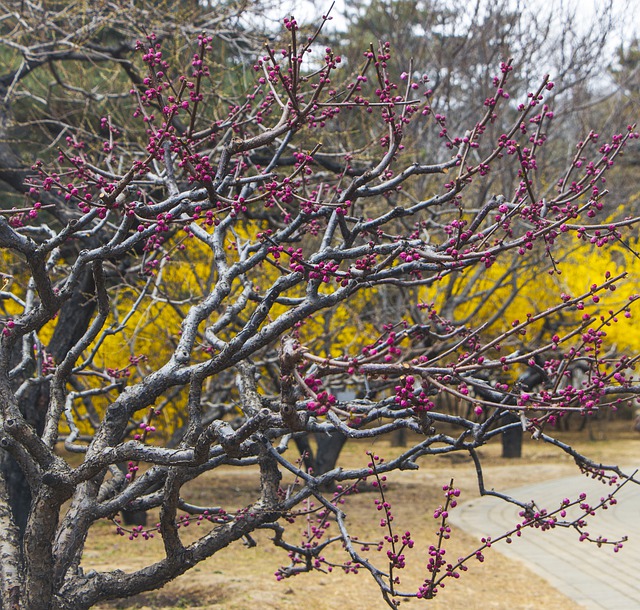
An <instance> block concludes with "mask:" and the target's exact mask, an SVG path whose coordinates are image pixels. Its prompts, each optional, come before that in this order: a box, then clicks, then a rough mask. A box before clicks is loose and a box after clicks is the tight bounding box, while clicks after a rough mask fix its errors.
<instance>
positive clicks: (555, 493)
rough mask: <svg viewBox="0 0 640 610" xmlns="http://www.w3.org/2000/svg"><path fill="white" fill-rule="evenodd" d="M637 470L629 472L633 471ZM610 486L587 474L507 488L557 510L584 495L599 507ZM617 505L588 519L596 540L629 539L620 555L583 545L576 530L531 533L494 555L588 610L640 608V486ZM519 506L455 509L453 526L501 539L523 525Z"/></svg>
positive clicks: (488, 500) (484, 501) (493, 502)
mask: <svg viewBox="0 0 640 610" xmlns="http://www.w3.org/2000/svg"><path fill="white" fill-rule="evenodd" d="M633 470H634V469H633V468H631V469H626V470H625V472H633ZM609 490H610V488H609V487H608V486H604V485H602V484H601V483H598V482H596V481H593V480H591V479H587V478H586V477H584V476H573V477H568V478H562V479H556V480H552V481H547V482H545V483H540V484H536V485H528V486H525V487H520V488H518V489H512V490H508V491H507V492H506V493H508V495H510V496H512V497H514V498H517V499H519V500H523V501H529V500H532V499H534V500H535V501H536V503H537V506H539V507H548V508H549V509H551V508H553V507H557V506H558V505H559V503H560V501H561V500H562V498H565V497H568V498H570V499H575V498H577V497H578V495H579V494H580V493H581V492H582V491H584V492H585V493H587V501H588V502H589V503H590V504H592V505H593V504H596V503H597V501H598V500H599V499H600V498H601V497H602V496H604V495H606V494H608V493H609ZM616 497H617V499H618V504H617V505H616V506H613V507H611V508H609V509H608V510H606V511H600V512H599V513H598V514H597V515H596V517H591V518H590V520H589V521H588V527H587V528H586V531H588V532H589V533H590V534H591V536H592V537H597V536H599V535H601V536H603V537H606V538H608V539H609V540H614V539H617V538H619V537H622V536H624V535H627V536H628V537H629V540H628V541H627V542H626V543H625V544H624V547H623V548H622V549H621V550H620V551H619V552H618V553H614V552H613V547H611V546H605V547H603V548H597V546H596V545H595V544H590V543H588V542H579V540H578V534H577V533H576V532H575V530H573V529H564V528H556V529H554V530H553V531H548V532H541V531H539V530H526V531H525V532H524V533H523V534H522V537H520V538H516V537H514V538H513V542H512V543H511V544H506V543H505V542H504V541H502V542H500V543H497V544H496V545H495V546H494V547H492V548H491V549H490V550H488V551H487V553H489V552H496V551H498V552H501V553H503V554H504V555H506V556H507V557H510V558H512V559H514V560H515V561H521V562H524V564H525V565H526V567H527V568H529V569H530V570H532V571H533V572H535V573H536V574H538V575H539V576H541V577H542V578H544V579H546V580H547V581H548V582H549V583H550V584H551V585H553V586H554V587H555V588H556V589H558V590H560V591H562V593H564V594H565V595H566V596H567V597H569V598H571V599H572V600H574V601H575V602H576V603H577V604H579V605H581V606H582V607H583V608H585V609H588V610H603V609H604V610H634V609H638V610H640V485H633V484H631V483H628V484H627V485H626V486H625V487H624V488H623V489H621V490H620V491H619V492H618V494H616ZM518 512H519V511H518V509H517V507H515V506H514V505H511V504H507V503H506V502H504V501H502V500H498V499H497V498H492V497H483V498H478V499H477V500H472V501H469V502H465V503H462V504H461V505H460V506H459V507H457V508H456V509H455V510H453V511H451V513H450V515H451V516H450V519H451V523H452V524H453V525H454V526H458V527H460V528H462V529H463V530H465V531H466V532H468V533H470V534H472V535H477V536H480V537H482V536H487V535H489V536H492V537H496V536H498V535H500V534H502V533H504V532H505V531H507V530H508V529H510V528H513V526H514V525H515V524H516V523H518V522H519V521H521V520H522V519H521V518H519V517H518Z"/></svg>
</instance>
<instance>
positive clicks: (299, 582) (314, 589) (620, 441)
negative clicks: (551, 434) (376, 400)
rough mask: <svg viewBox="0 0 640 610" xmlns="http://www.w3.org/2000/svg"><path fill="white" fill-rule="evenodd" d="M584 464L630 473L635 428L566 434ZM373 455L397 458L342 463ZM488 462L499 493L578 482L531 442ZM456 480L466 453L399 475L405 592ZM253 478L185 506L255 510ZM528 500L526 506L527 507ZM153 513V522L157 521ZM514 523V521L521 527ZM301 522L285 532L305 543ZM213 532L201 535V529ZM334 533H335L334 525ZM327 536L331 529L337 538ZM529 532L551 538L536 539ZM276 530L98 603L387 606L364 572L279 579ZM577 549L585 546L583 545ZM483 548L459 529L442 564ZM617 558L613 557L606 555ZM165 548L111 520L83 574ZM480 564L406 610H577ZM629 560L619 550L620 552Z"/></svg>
mask: <svg viewBox="0 0 640 610" xmlns="http://www.w3.org/2000/svg"><path fill="white" fill-rule="evenodd" d="M561 438H562V439H563V440H565V441H569V442H571V443H572V444H573V445H574V446H575V447H576V448H577V449H578V450H579V451H581V452H583V453H584V454H586V455H587V456H589V457H591V458H593V459H597V460H600V461H602V462H606V463H620V464H630V463H634V462H636V461H637V459H638V455H639V450H640V434H637V433H634V432H632V431H631V425H630V422H628V421H623V422H608V423H604V424H600V425H599V427H598V428H592V429H587V430H584V431H582V432H572V433H565V434H563V435H561ZM367 451H374V452H375V453H377V454H379V455H381V456H384V457H385V458H390V457H393V456H394V455H396V454H397V453H398V452H399V451H400V450H399V449H398V448H396V447H392V446H390V444H389V442H388V441H381V440H376V441H375V442H373V443H361V442H352V443H350V444H348V446H347V447H346V449H345V450H344V452H343V455H342V456H341V463H342V464H343V465H345V466H356V465H363V464H365V463H366V462H367V461H368V457H367V455H366V452H367ZM481 455H482V458H483V463H484V465H485V484H486V486H487V487H488V488H492V487H493V488H495V489H498V490H501V489H508V488H513V487H517V486H519V485H523V484H529V483H535V482H538V481H542V480H545V479H551V478H556V477H561V476H566V475H571V474H573V473H576V474H577V473H578V470H577V468H576V467H575V465H574V464H573V462H572V460H571V458H569V457H568V456H566V455H564V454H563V453H561V452H560V451H558V450H556V449H555V448H554V447H552V446H550V445H547V444H545V443H542V442H539V441H537V442H536V441H532V440H527V441H525V444H524V449H523V457H522V458H521V459H517V460H504V459H502V458H501V457H500V444H499V443H495V444H493V445H491V446H488V447H486V448H484V449H483V450H482V452H481ZM452 477H453V478H454V481H455V485H456V487H459V488H460V489H461V491H462V496H461V500H462V501H464V500H465V499H471V498H473V497H476V496H477V495H478V490H477V484H476V481H475V474H474V469H473V464H472V462H471V460H470V459H469V458H466V457H464V456H462V455H451V456H449V457H437V458H436V457H426V458H423V459H422V460H421V462H420V470H418V471H409V472H399V473H396V474H394V475H393V476H391V477H390V480H389V483H388V489H387V492H386V493H387V500H388V501H389V502H390V504H391V506H392V511H393V514H394V526H395V528H396V532H398V533H400V534H402V533H403V532H405V531H406V530H409V531H410V532H411V533H412V537H413V538H414V540H416V545H415V547H414V549H412V550H411V551H410V552H409V553H407V568H406V569H405V570H403V571H402V573H401V578H402V587H404V588H405V589H406V590H417V588H418V586H419V584H420V583H421V582H422V579H424V577H425V573H424V571H425V563H426V549H427V548H428V546H429V544H431V543H433V542H435V540H436V537H435V530H436V521H435V520H434V518H433V511H434V509H435V508H436V507H437V506H438V505H440V504H441V503H442V501H443V494H442V485H444V484H446V483H448V482H449V480H450V478H452ZM258 480H259V477H258V474H257V471H256V470H254V471H249V470H247V469H242V470H241V471H240V470H238V469H234V468H231V467H225V468H220V469H218V470H216V471H214V472H212V473H209V474H208V475H207V476H205V477H202V478H201V479H199V480H198V482H197V485H193V486H192V487H191V488H190V490H189V492H190V495H189V498H188V499H189V500H190V501H191V502H193V503H201V504H206V505H211V504H217V505H222V506H223V507H225V508H227V509H229V510H232V509H234V508H239V507H242V506H244V505H246V504H249V503H250V502H252V501H254V500H255V498H256V494H257V492H258ZM376 498H378V495H377V494H376V493H373V492H371V491H367V492H363V493H358V494H355V495H352V496H350V497H349V498H347V500H346V502H347V504H346V512H347V513H348V515H349V525H350V527H351V528H352V533H355V534H356V535H357V536H358V537H359V538H360V539H361V540H368V541H377V540H380V539H381V537H382V536H383V535H384V532H383V530H381V529H380V527H379V525H378V522H379V518H380V513H378V512H377V511H376V507H375V505H374V500H375V499H376ZM525 499H528V498H525ZM155 519H157V515H152V516H151V520H152V521H154V522H155ZM516 520H517V517H516V515H515V513H514V523H515V522H516ZM303 526H304V524H303V523H301V524H300V525H298V526H297V530H295V531H293V532H292V533H291V535H290V539H291V540H292V541H298V540H299V536H300V527H303ZM203 527H206V526H203ZM333 527H335V526H333ZM198 529H199V527H198V526H195V525H191V526H190V527H188V528H185V529H184V530H183V532H184V533H183V536H184V539H185V541H187V540H189V539H191V538H193V536H194V534H196V533H198V532H197V531H194V530H198ZM331 530H332V527H329V532H331ZM529 535H553V533H550V534H540V533H539V532H531V533H530V534H529ZM270 536H271V533H270V532H268V531H264V532H258V533H257V534H256V535H255V536H254V539H255V542H256V543H257V544H256V546H254V547H249V546H247V545H245V544H242V543H239V542H238V543H235V544H232V545H231V546H230V547H229V548H228V549H226V550H225V551H223V552H222V553H219V554H218V555H216V556H214V557H212V558H210V559H209V560H208V561H206V562H203V563H201V564H200V565H198V566H197V567H196V568H194V569H193V570H191V571H190V572H188V573H187V574H185V575H184V576H182V577H181V578H178V579H177V580H175V581H174V582H172V583H170V584H168V585H167V586H166V587H164V588H163V589H162V590H160V591H155V592H152V593H147V594H144V595H139V596H136V597H135V598H131V599H128V600H122V601H114V602H111V603H109V604H102V605H101V606H98V608H100V610H111V609H113V608H128V609H137V610H143V609H154V610H156V609H157V610H160V609H162V610H178V609H184V608H189V609H194V610H214V609H215V610H223V609H224V610H244V609H246V608H254V607H256V608H260V609H262V610H287V609H294V608H295V609H299V608H304V609H305V610H333V609H335V608H340V607H342V608H344V610H365V609H367V610H377V609H378V608H379V609H383V608H386V607H387V606H386V604H384V602H383V601H382V599H381V597H380V595H379V593H378V592H377V590H376V587H375V584H374V582H373V580H372V578H371V576H370V575H369V574H368V573H367V572H366V571H361V572H360V573H358V574H344V573H343V572H342V571H341V570H340V569H335V570H334V571H333V572H332V573H331V574H322V573H312V574H302V575H299V576H296V577H294V578H290V579H286V580H283V581H281V582H278V581H277V580H276V578H275V577H274V572H275V571H276V569H277V568H278V567H279V566H280V565H287V564H288V558H287V556H286V554H285V552H284V551H283V550H281V549H277V548H275V547H274V546H273V545H272V544H271V543H270V540H269V538H270ZM576 544H578V541H577V540H576ZM477 545H478V540H477V539H475V538H474V537H472V536H469V535H467V534H465V533H464V532H461V531H459V530H455V529H454V530H453V532H452V537H451V540H449V541H448V543H447V546H446V549H447V557H448V558H454V559H456V558H457V557H459V556H461V555H463V554H467V553H468V552H470V551H472V550H473V549H474V548H475V547H476V546H477ZM602 552H603V553H611V550H610V549H602ZM327 555H328V557H330V558H331V559H332V560H333V561H335V562H336V563H340V562H342V561H345V560H347V559H348V558H347V556H346V553H344V552H343V551H342V550H341V549H340V548H338V547H336V548H335V549H334V551H333V552H331V553H328V554H327ZM370 555H371V557H372V559H375V560H376V561H378V562H379V565H380V566H384V563H383V559H384V557H383V554H379V553H376V552H374V551H372V552H371V554H370ZM162 556H163V555H162V543H161V541H160V540H159V539H158V538H154V539H152V540H148V541H144V540H141V539H138V540H133V541H130V540H129V539H128V538H126V537H121V536H118V535H116V533H115V527H114V525H113V524H112V523H109V522H101V523H99V524H97V525H96V526H95V527H94V528H93V529H92V530H91V533H90V537H89V540H88V543H87V550H86V553H85V558H84V561H83V568H84V569H85V571H87V570H90V569H98V570H105V569H114V568H119V569H122V570H125V571H129V570H133V569H136V568H140V567H142V566H143V565H146V564H148V563H150V562H153V561H154V560H157V559H160V558H161V557H162ZM485 556H486V559H485V561H484V563H483V564H480V563H478V562H476V561H475V560H474V561H473V562H472V563H471V564H470V568H469V570H468V571H467V572H466V573H463V574H462V576H461V578H460V579H459V580H453V579H452V580H450V582H449V583H448V584H447V586H446V589H445V590H444V591H442V592H441V593H440V594H439V595H438V597H437V598H436V599H435V600H431V601H429V602H426V601H420V600H412V601H406V602H403V604H402V605H401V606H402V607H404V608H416V609H417V608H424V607H427V605H428V606H429V607H431V608H465V609H468V610H472V609H474V608H482V609H485V608H498V609H501V608H504V609H507V608H508V609H512V608H519V609H526V608H532V609H533V608H563V609H565V610H571V609H574V608H578V606H576V605H575V604H573V603H572V602H571V601H570V600H569V599H567V598H566V597H564V596H563V595H562V593H561V592H560V591H557V590H555V589H553V588H552V587H550V586H549V585H548V584H546V582H545V581H543V580H541V579H540V578H539V577H538V576H536V575H534V574H533V573H532V572H530V571H529V570H527V568H526V567H525V566H524V564H520V563H514V562H513V561H511V560H509V559H506V558H505V557H503V556H502V555H501V554H500V553H499V549H498V547H495V548H493V549H489V550H488V551H487V552H486V553H485ZM619 559H620V560H624V550H623V551H622V553H621V555H620V558H619Z"/></svg>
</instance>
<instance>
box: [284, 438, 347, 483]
mask: <svg viewBox="0 0 640 610" xmlns="http://www.w3.org/2000/svg"><path fill="white" fill-rule="evenodd" d="M315 439H316V443H317V444H318V449H317V451H316V453H315V455H314V453H313V450H312V448H311V444H310V443H309V437H308V436H301V437H299V438H297V439H296V446H297V447H298V451H300V453H301V454H302V455H303V456H304V458H303V461H304V465H305V467H306V468H307V470H311V471H312V472H313V474H314V475H316V476H318V475H321V474H324V473H325V472H329V471H330V470H333V469H334V468H335V467H336V464H337V462H338V457H339V456H340V451H342V447H344V444H345V443H346V441H347V437H346V436H345V435H344V434H343V433H342V432H340V431H339V430H333V431H332V432H331V433H330V434H316V435H315ZM334 487H335V483H334V482H332V483H331V485H329V486H328V487H327V488H326V489H324V491H330V490H331V489H333V488H334Z"/></svg>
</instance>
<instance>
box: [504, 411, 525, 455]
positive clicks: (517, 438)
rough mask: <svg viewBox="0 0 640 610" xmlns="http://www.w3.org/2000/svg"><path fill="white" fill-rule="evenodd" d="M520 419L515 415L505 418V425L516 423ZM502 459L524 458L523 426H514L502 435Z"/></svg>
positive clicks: (510, 414) (511, 414)
mask: <svg viewBox="0 0 640 610" xmlns="http://www.w3.org/2000/svg"><path fill="white" fill-rule="evenodd" d="M516 422H518V423H519V422H520V419H519V418H518V417H517V416H516V415H514V414H513V413H509V414H508V415H507V416H506V417H504V423H509V424H511V423H516ZM502 457H503V458H519V457H522V426H520V425H518V426H513V427H512V428H509V429H508V430H505V431H504V432H503V433H502Z"/></svg>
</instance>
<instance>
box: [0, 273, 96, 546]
mask: <svg viewBox="0 0 640 610" xmlns="http://www.w3.org/2000/svg"><path fill="white" fill-rule="evenodd" d="M93 292H94V283H93V276H92V274H91V271H90V270H89V269H87V270H86V271H85V273H84V275H83V276H82V277H81V279H80V282H79V284H78V286H77V287H76V289H75V290H74V292H73V294H72V295H71V297H70V298H69V300H68V301H66V302H65V303H64V305H63V306H62V308H61V310H60V313H59V315H58V322H57V324H56V328H55V330H54V331H53V335H52V337H51V341H50V342H49V345H48V346H47V351H48V353H49V354H51V356H53V359H54V361H55V362H56V363H59V362H61V361H62V360H63V359H64V357H65V356H66V355H67V352H68V351H69V349H70V348H71V346H73V345H75V344H76V343H77V342H78V341H79V340H80V338H81V337H82V335H83V334H84V333H85V331H86V330H87V328H88V327H89V323H90V322H91V317H92V316H93V313H94V311H95V300H94V299H93V298H92V296H93ZM21 347H22V346H21V345H20V346H19V348H21ZM48 405H49V385H48V384H47V383H39V384H33V385H32V386H31V387H29V388H28V389H27V391H26V392H24V394H23V395H22V400H21V401H20V405H19V406H20V411H21V412H22V413H23V415H24V417H25V419H26V420H27V422H28V423H29V424H30V425H31V426H32V427H33V428H34V429H35V430H36V432H37V433H38V434H42V431H43V429H44V420H45V416H46V413H47V407H48ZM0 468H1V469H2V472H3V474H4V476H5V478H6V480H7V488H8V492H9V505H10V506H11V510H12V512H13V515H14V518H15V521H16V524H17V525H18V527H19V529H20V533H21V535H22V534H24V531H25V527H26V525H27V519H28V517H29V511H30V510H31V490H30V489H29V485H28V483H27V481H26V479H25V477H24V474H23V472H22V470H21V469H20V467H19V466H18V464H17V462H16V461H15V460H14V459H13V458H12V457H11V456H10V455H9V454H8V453H7V452H6V451H4V450H0Z"/></svg>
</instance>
